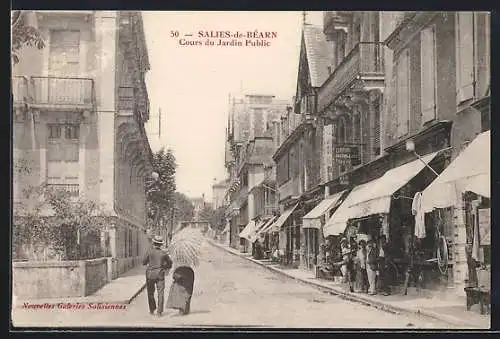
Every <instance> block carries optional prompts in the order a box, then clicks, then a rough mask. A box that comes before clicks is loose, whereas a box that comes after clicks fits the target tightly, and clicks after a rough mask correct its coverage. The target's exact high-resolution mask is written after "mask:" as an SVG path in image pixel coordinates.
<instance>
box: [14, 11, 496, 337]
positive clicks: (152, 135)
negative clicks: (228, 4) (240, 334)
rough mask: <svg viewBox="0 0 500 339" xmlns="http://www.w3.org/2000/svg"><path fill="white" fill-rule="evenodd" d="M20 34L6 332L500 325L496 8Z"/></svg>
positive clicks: (33, 25)
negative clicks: (499, 298) (497, 304)
mask: <svg viewBox="0 0 500 339" xmlns="http://www.w3.org/2000/svg"><path fill="white" fill-rule="evenodd" d="M11 32H12V46H11V62H12V87H11V98H12V129H13V143H12V147H13V149H12V152H13V166H12V168H13V171H12V175H13V177H12V180H13V196H12V208H13V211H14V212H13V220H12V226H11V231H12V241H11V244H12V248H11V254H12V255H11V274H10V276H11V278H12V291H11V293H12V305H11V306H12V311H11V326H12V327H11V329H13V330H14V329H16V328H28V327H38V328H58V327H64V328H76V329H83V330H84V329H85V328H88V327H92V328H104V327H108V328H109V327H113V328H121V327H124V328H125V327H126V328H131V327H132V328H137V329H140V328H159V329H172V328H180V327H182V328H193V329H201V328H220V329H223V328H229V329H231V328H233V329H234V328H243V329H244V328H260V329H266V328H280V329H294V328H295V329H297V328H318V329H320V328H321V329H352V328H356V329H360V330H368V329H489V328H490V294H491V283H490V280H491V240H490V231H491V219H490V209H491V200H490V198H491V194H490V83H491V80H490V50H491V42H490V13H489V12H402V11H399V12H396V11H363V12H356V11H315V12H312V11H281V12H279V11H276V12H264V11H262V12H259V11H253V12H230V11H225V12H223V11H220V12H215V11H212V12H202V11H199V12H194V11H193V12H189V11H182V12H174V11H154V12H153V11H150V12H148V11H86V10H78V11H77V10H74V11H57V10H44V11H40V10H22V11H20V10H13V11H12V12H11Z"/></svg>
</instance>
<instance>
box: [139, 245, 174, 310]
mask: <svg viewBox="0 0 500 339" xmlns="http://www.w3.org/2000/svg"><path fill="white" fill-rule="evenodd" d="M152 242H153V246H152V247H151V248H149V250H148V251H147V252H146V254H145V255H144V259H143V261H142V264H143V265H148V266H147V268H146V288H147V292H148V304H149V313H150V314H154V311H155V310H157V314H158V316H159V317H161V315H162V313H163V302H164V297H165V271H166V270H169V269H170V268H172V260H171V259H170V257H169V256H168V254H167V253H166V252H164V251H163V250H162V249H161V246H162V245H163V244H164V243H165V242H164V240H163V238H162V237H161V236H155V237H154V238H153V241H152ZM155 287H156V290H157V291H158V308H157V307H156V301H155V296H154V293H155Z"/></svg>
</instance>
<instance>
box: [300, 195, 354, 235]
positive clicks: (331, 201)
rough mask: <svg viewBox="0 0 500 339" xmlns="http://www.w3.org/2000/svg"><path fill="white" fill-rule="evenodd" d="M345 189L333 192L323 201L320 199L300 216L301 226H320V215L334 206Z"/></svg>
mask: <svg viewBox="0 0 500 339" xmlns="http://www.w3.org/2000/svg"><path fill="white" fill-rule="evenodd" d="M344 192H345V190H344V191H342V192H339V193H336V194H333V195H331V196H329V197H327V198H326V199H324V200H323V201H321V202H320V203H319V204H318V205H317V206H316V207H314V208H313V209H312V210H311V211H310V212H309V213H307V214H306V215H305V216H304V217H303V218H302V227H303V228H318V229H319V228H321V217H322V216H323V215H324V214H325V213H327V212H328V211H329V210H330V209H332V208H334V207H335V206H336V205H337V203H338V201H339V200H340V198H341V197H342V194H344Z"/></svg>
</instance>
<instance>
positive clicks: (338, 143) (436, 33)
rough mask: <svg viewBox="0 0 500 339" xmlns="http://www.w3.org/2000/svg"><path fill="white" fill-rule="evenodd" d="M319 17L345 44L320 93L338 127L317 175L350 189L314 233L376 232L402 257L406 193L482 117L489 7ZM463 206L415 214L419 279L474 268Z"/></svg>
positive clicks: (481, 126)
mask: <svg viewBox="0 0 500 339" xmlns="http://www.w3.org/2000/svg"><path fill="white" fill-rule="evenodd" d="M324 29H325V33H326V34H327V35H329V36H332V38H331V41H332V43H333V45H334V46H335V48H336V50H338V51H339V53H340V56H344V57H343V61H342V60H341V61H340V63H339V64H338V65H337V67H336V69H335V70H334V71H333V73H332V74H331V75H330V77H329V79H328V80H326V82H325V83H324V84H323V86H322V88H321V89H320V92H319V95H318V106H319V107H318V108H319V110H320V111H323V112H324V113H323V114H324V115H325V116H326V117H327V118H331V119H332V120H333V123H334V126H335V127H334V131H336V134H335V133H334V137H333V142H334V148H333V157H332V158H333V159H332V163H333V167H334V168H333V172H334V175H333V177H334V178H333V180H331V181H330V182H328V183H327V186H328V188H329V189H330V191H340V190H342V189H347V191H348V195H347V197H346V198H345V200H344V201H343V203H342V205H340V207H339V208H338V209H337V210H336V211H335V212H334V213H333V215H332V217H331V218H330V219H329V221H328V222H327V224H326V225H325V227H324V228H323V233H324V234H325V236H328V235H337V234H339V233H342V234H344V235H347V236H354V235H356V234H357V235H363V236H366V237H368V238H370V237H371V238H372V239H378V238H379V236H380V235H385V236H386V237H387V238H388V239H389V243H390V244H391V246H392V252H391V254H392V257H393V258H394V260H395V261H397V260H401V261H402V262H404V260H405V259H404V258H407V257H408V255H409V253H410V252H409V251H410V248H411V246H410V242H411V241H410V240H409V239H412V238H413V237H414V234H415V227H416V219H415V216H414V214H415V213H416V211H415V210H414V211H412V203H413V202H414V197H417V194H418V193H420V192H422V191H424V190H425V188H426V187H427V186H429V184H431V183H432V182H433V181H434V180H435V179H436V177H438V176H439V174H440V173H441V172H442V171H443V170H444V169H445V168H446V167H447V166H448V164H449V163H450V161H452V160H453V159H454V158H455V157H456V156H457V155H458V154H459V153H460V152H461V151H462V149H463V147H464V145H466V144H467V143H468V142H469V141H471V140H472V139H474V137H475V136H476V135H477V134H478V133H480V132H482V131H486V130H489V128H490V123H489V119H490V118H489V115H490V112H489V95H490V94H489V87H490V71H489V62H490V61H489V59H490V52H489V50H490V45H489V44H490V37H489V14H488V13H472V12H442V13H438V12H356V13H346V12H326V13H325V21H324ZM329 39H330V38H329ZM344 42H345V43H344ZM382 45H383V46H384V47H382ZM342 46H346V48H348V49H351V51H350V52H348V51H347V52H346V50H344V47H342ZM334 60H335V61H336V62H339V61H338V60H339V59H338V58H334ZM381 94H383V96H382V95H381ZM343 146H347V147H343ZM339 148H341V149H340V152H339ZM344 150H345V151H346V152H344ZM338 153H340V155H341V156H336V154H338ZM344 153H345V154H344ZM485 156H486V157H487V156H489V155H488V154H485ZM488 198H489V197H488ZM481 204H482V205H481V206H483V205H485V204H487V203H486V202H485V199H482V200H481ZM483 207H484V206H483ZM462 212H463V211H462V207H461V206H459V207H458V208H457V206H455V208H438V209H436V210H434V211H430V213H427V214H425V232H423V233H422V232H421V233H419V235H418V236H416V237H417V238H419V240H418V241H417V244H418V246H419V253H421V254H420V257H421V258H423V259H424V261H425V259H429V260H430V261H428V262H427V261H426V263H425V264H422V265H421V267H422V268H423V272H424V279H425V280H426V284H427V286H428V287H430V286H432V285H433V284H434V283H437V285H438V286H443V285H444V286H448V287H453V286H455V287H456V286H458V287H461V286H462V287H463V285H464V281H465V280H469V279H472V278H471V277H472V276H473V274H472V273H471V271H470V265H467V262H471V260H470V258H471V254H470V251H469V252H467V251H466V250H465V249H466V248H468V247H467V246H466V243H469V242H471V240H470V239H471V237H472V236H470V234H472V232H471V231H466V230H467V229H468V228H467V227H466V225H467V218H464V215H463V213H462ZM469 229H471V228H470V227H469ZM469 233H470V234H469ZM422 234H423V235H422ZM440 235H441V236H442V237H441V238H439V236H440ZM436 237H438V238H439V239H440V243H439V244H438V243H437V241H436ZM443 248H447V249H448V251H447V253H448V256H447V257H443V255H442V254H443V253H445V252H443V251H442V250H443ZM436 257H437V262H438V264H436V263H435V262H436ZM396 266H397V265H396ZM438 268H439V270H438ZM399 269H400V270H401V272H404V270H405V268H404V265H403V266H400V267H399ZM468 269H469V272H468V271H467V270H468ZM401 272H400V273H401ZM402 276H404V274H402V275H399V277H400V278H401V277H402ZM433 277H434V278H433ZM435 278H437V279H435ZM440 281H444V284H443V283H439V282H440ZM456 290H457V291H463V288H458V289H456ZM462 293H463V292H462Z"/></svg>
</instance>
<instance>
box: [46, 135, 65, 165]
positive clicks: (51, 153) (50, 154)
mask: <svg viewBox="0 0 500 339" xmlns="http://www.w3.org/2000/svg"><path fill="white" fill-rule="evenodd" d="M62 158H63V157H62V148H61V142H60V141H59V140H57V141H49V142H48V143H47V161H61V160H62Z"/></svg>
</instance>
